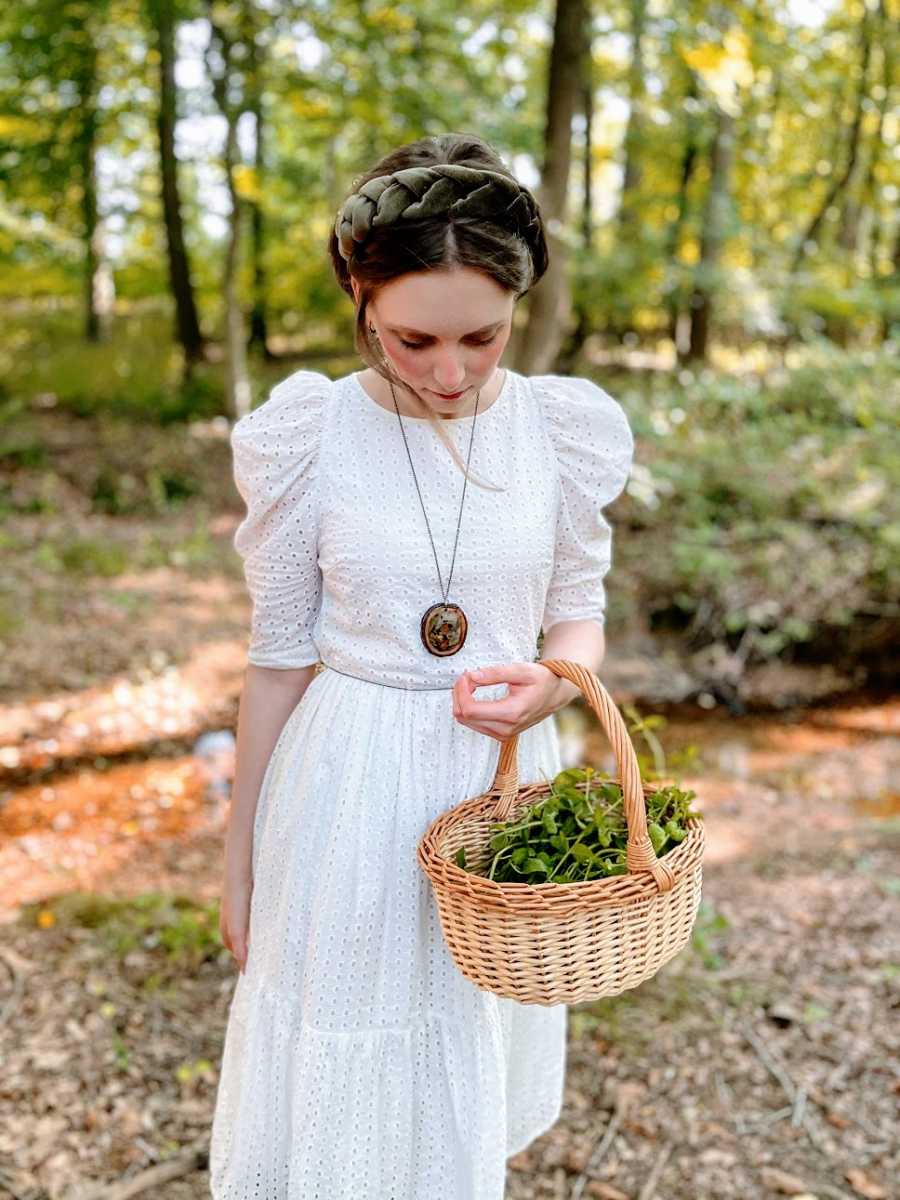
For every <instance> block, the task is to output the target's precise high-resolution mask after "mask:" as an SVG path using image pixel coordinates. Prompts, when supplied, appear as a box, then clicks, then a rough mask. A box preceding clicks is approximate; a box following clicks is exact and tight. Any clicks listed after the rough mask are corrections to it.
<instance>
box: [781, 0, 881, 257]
mask: <svg viewBox="0 0 900 1200" xmlns="http://www.w3.org/2000/svg"><path fill="white" fill-rule="evenodd" d="M859 38H860V60H861V69H860V78H859V87H858V88H857V91H856V107H855V110H854V113H853V120H852V122H851V124H850V129H849V132H848V134H847V146H848V148H847V161H846V162H845V164H844V169H843V170H842V171H841V172H840V174H838V175H835V177H834V179H833V180H832V182H831V186H830V187H829V188H828V190H827V192H826V193H825V197H824V199H823V200H822V203H821V204H820V205H819V208H818V209H817V210H816V212H815V214H814V215H813V218H812V220H811V221H810V222H809V224H808V225H807V227H806V231H805V232H804V233H803V235H802V236H801V238H800V240H799V241H798V242H797V246H796V249H795V250H794V258H793V262H792V263H791V274H792V275H793V274H796V272H797V271H798V270H799V269H800V264H801V263H802V262H803V259H804V258H805V257H806V253H807V247H808V246H809V245H811V244H812V243H813V242H814V241H815V238H816V235H817V234H818V232H819V227H820V226H821V224H822V222H823V221H824V220H825V217H826V215H827V213H828V210H829V209H830V208H831V206H832V205H833V204H834V202H835V201H836V200H837V199H838V198H839V197H840V196H842V195H843V194H844V191H845V190H846V187H847V184H848V183H849V182H850V179H851V178H852V176H853V172H854V169H855V167H856V160H857V158H858V157H859V144H860V132H861V129H862V120H863V115H864V109H865V101H866V88H867V83H868V76H869V59H870V57H871V52H872V39H871V36H870V32H869V18H868V9H867V8H866V6H865V5H863V7H862V18H861V22H860V27H859Z"/></svg>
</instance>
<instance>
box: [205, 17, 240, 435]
mask: <svg viewBox="0 0 900 1200" xmlns="http://www.w3.org/2000/svg"><path fill="white" fill-rule="evenodd" d="M208 6H209V22H210V30H211V34H210V44H209V47H208V48H207V67H208V69H209V76H210V79H211V80H212V86H213V95H214V96H215V99H216V103H217V105H218V106H219V111H220V112H221V113H222V116H223V117H224V118H225V123H226V133H225V150H224V160H225V161H224V166H225V179H226V182H227V184H228V195H229V199H230V200H231V214H230V217H229V222H228V242H227V244H226V247H225V264H224V268H223V273H222V294H223V297H224V301H225V366H226V370H225V403H226V408H227V411H228V413H229V415H230V416H231V417H232V419H233V420H239V419H240V418H241V417H243V416H245V415H246V414H247V413H248V412H249V411H250V404H251V389H250V378H249V376H248V374H247V341H246V333H245V330H244V315H243V312H242V311H241V304H240V298H239V296H238V265H239V262H240V248H241V217H242V215H243V205H242V203H241V198H240V195H239V194H238V190H237V184H236V182H235V166H236V165H237V163H238V159H239V155H240V148H239V146H238V140H237V126H238V121H239V120H240V118H241V114H242V112H244V111H245V109H244V105H243V103H233V102H232V100H231V96H230V93H231V87H230V83H231V64H232V60H233V52H234V45H235V41H234V39H233V38H232V37H231V36H230V35H229V33H228V32H227V31H226V30H225V28H224V27H220V26H219V25H217V24H216V22H215V21H214V20H213V11H214V10H213V0H208ZM213 48H215V49H216V50H217V51H218V54H219V58H220V62H221V69H220V70H217V69H216V67H215V66H214V64H213V61H212V55H211V53H210V52H211V51H212V50H213Z"/></svg>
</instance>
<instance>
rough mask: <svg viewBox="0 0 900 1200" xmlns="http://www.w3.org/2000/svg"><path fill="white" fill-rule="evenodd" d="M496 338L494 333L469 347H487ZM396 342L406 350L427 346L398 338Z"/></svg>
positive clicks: (471, 343) (423, 343)
mask: <svg viewBox="0 0 900 1200" xmlns="http://www.w3.org/2000/svg"><path fill="white" fill-rule="evenodd" d="M496 337H497V335H496V333H494V334H492V335H491V336H490V337H489V338H486V339H484V340H482V341H480V342H470V345H472V346H489V345H490V344H491V342H493V341H495V340H496ZM397 340H398V341H399V343H400V345H401V346H405V347H406V348H407V350H424V349H425V348H426V346H427V345H428V343H427V342H408V341H406V339H405V338H402V337H398V339H397Z"/></svg>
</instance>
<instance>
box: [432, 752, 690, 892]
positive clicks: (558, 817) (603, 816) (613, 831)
mask: <svg viewBox="0 0 900 1200" xmlns="http://www.w3.org/2000/svg"><path fill="white" fill-rule="evenodd" d="M694 799H696V793H695V792H692V791H690V790H685V789H683V788H679V787H676V786H675V785H674V784H667V785H665V786H660V787H657V788H656V790H654V791H651V792H650V793H649V794H648V795H647V796H646V805H647V832H648V833H649V835H650V841H651V842H652V843H653V849H654V850H655V851H656V854H657V856H659V857H662V856H663V855H664V854H666V853H668V851H669V850H672V849H673V848H674V847H675V846H677V845H678V843H679V842H681V841H683V840H684V838H685V836H686V835H687V821H688V819H689V818H691V817H697V818H700V817H701V814H700V813H698V812H694V811H693V810H692V809H691V801H692V800H694ZM490 828H491V837H490V839H489V841H488V843H487V847H486V848H485V851H484V855H483V856H482V862H481V863H479V864H478V865H477V866H476V865H473V866H468V865H467V864H466V850H465V846H460V848H459V850H458V851H457V852H456V856H455V862H456V865H457V866H459V867H462V868H463V870H468V871H471V872H473V873H475V874H479V875H484V874H485V869H484V868H485V866H486V865H487V862H488V858H489V860H490V865H489V867H488V870H487V872H486V873H487V878H488V879H493V880H495V881H496V882H497V883H577V882H583V881H585V880H588V879H603V878H605V877H606V876H608V875H625V874H627V873H628V868H627V866H626V865H625V848H626V845H627V842H628V826H627V824H626V821H625V809H624V800H623V796H622V788H621V786H620V785H619V784H618V783H616V782H614V781H613V780H612V779H611V778H610V777H609V776H608V775H606V774H604V773H603V772H602V771H597V770H595V769H594V768H592V767H569V768H567V769H566V770H564V771H560V772H559V774H558V775H556V776H555V778H554V779H553V781H552V783H551V784H550V793H549V795H547V796H545V797H543V798H542V799H541V800H539V801H538V802H537V803H536V804H533V805H530V806H528V807H526V808H524V809H522V811H521V812H519V813H518V814H517V815H516V816H515V818H513V819H511V820H507V821H498V822H494V823H493V824H492V825H491V827H490Z"/></svg>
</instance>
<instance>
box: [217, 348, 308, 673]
mask: <svg viewBox="0 0 900 1200" xmlns="http://www.w3.org/2000/svg"><path fill="white" fill-rule="evenodd" d="M330 386H331V385H330V381H329V380H328V379H327V378H326V376H324V375H320V374H318V373H317V372H315V371H296V372H295V373H294V374H293V375H290V376H288V378H287V379H284V380H282V382H281V383H279V384H276V385H275V387H273V388H272V390H271V392H270V393H269V396H268V398H267V399H266V400H265V401H264V402H263V403H262V404H261V405H259V407H258V408H255V409H254V410H253V411H252V412H250V413H247V414H246V416H243V417H241V418H240V420H239V421H237V422H236V423H235V425H234V427H233V428H232V431H231V447H232V455H233V466H234V480H235V484H236V485H237V489H238V491H239V492H240V494H241V496H242V497H243V500H244V503H245V505H246V507H247V513H246V516H245V517H244V519H243V521H242V522H241V524H240V525H239V526H238V528H237V530H236V532H235V535H234V543H233V544H234V548H235V549H236V550H237V552H238V553H239V554H240V556H241V558H242V559H243V563H244V577H245V579H246V581H247V589H248V591H249V593H250V599H251V601H252V605H253V614H252V618H251V627H250V643H249V646H248V650H247V658H248V661H249V662H251V663H253V664H255V665H256V666H260V667H280V668H291V667H307V666H312V665H313V664H314V663H316V662H317V661H318V658H319V655H318V651H317V650H316V646H315V643H314V641H313V636H312V635H313V627H314V625H315V622H316V618H317V616H318V613H319V607H320V603H321V596H322V580H321V573H320V571H319V565H318V552H317V532H318V515H319V514H318V505H317V495H316V494H317V488H316V483H317V477H318V463H319V441H320V434H321V428H322V419H323V415H324V403H325V399H326V397H327V395H328V389H329V387H330Z"/></svg>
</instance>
